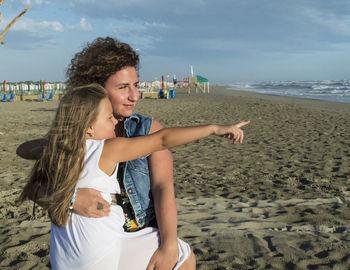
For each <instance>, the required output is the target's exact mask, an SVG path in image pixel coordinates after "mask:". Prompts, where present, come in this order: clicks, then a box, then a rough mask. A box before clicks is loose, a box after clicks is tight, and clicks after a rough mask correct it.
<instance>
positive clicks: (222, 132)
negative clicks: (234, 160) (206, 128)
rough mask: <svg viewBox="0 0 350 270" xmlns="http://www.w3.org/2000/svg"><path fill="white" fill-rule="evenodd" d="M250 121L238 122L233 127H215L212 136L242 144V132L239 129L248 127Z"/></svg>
mask: <svg viewBox="0 0 350 270" xmlns="http://www.w3.org/2000/svg"><path fill="white" fill-rule="evenodd" d="M249 123H250V121H245V122H240V123H238V124H236V125H233V126H219V125H218V126H216V129H215V131H214V134H215V135H216V136H220V137H224V138H228V139H230V140H232V141H233V143H237V142H239V143H242V142H243V138H244V132H243V130H242V129H241V127H243V126H245V125H248V124H249Z"/></svg>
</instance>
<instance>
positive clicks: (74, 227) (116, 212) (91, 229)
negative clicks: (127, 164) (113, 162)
mask: <svg viewBox="0 0 350 270" xmlns="http://www.w3.org/2000/svg"><path fill="white" fill-rule="evenodd" d="M103 145H104V141H103V140H87V141H86V156H85V167H84V170H83V173H82V175H81V177H80V178H79V181H78V183H77V187H78V188H79V187H81V188H82V187H85V188H94V189H97V190H99V191H100V192H101V194H102V196H103V197H104V199H106V200H107V201H109V202H111V200H112V198H111V195H110V194H116V193H120V188H119V184H118V181H117V177H116V174H117V168H116V170H115V172H114V173H113V175H111V176H108V175H107V174H105V173H104V172H103V171H101V170H100V169H99V166H98V163H99V160H100V156H101V153H102V149H103ZM124 221H125V220H124V213H123V209H122V208H121V207H120V206H119V205H111V212H110V215H109V216H107V217H101V218H88V217H83V216H80V215H78V214H75V213H74V212H72V213H71V215H70V217H69V219H68V223H67V225H66V226H64V227H57V226H55V225H54V224H53V223H51V239H50V261H51V266H52V268H53V269H64V270H67V269H103V270H109V269H120V270H143V269H146V267H147V265H148V263H149V260H150V258H151V256H152V255H153V253H154V252H155V250H156V249H157V248H158V247H159V241H160V238H159V233H158V230H157V229H156V228H151V227H149V228H145V229H142V230H140V231H137V232H124V229H123V225H124ZM178 248H179V251H178V253H179V259H178V263H177V265H176V267H175V268H174V269H178V267H179V266H180V265H181V264H182V263H183V262H184V261H185V260H186V259H187V258H188V257H189V255H190V252H191V251H190V247H189V245H188V244H187V243H185V242H184V241H182V240H181V239H178Z"/></svg>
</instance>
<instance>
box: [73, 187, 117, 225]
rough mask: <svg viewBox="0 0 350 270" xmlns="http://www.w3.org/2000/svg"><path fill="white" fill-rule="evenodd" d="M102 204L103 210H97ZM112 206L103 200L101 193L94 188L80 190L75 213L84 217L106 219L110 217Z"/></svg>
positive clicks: (74, 204) (75, 204)
mask: <svg viewBox="0 0 350 270" xmlns="http://www.w3.org/2000/svg"><path fill="white" fill-rule="evenodd" d="M99 203H100V204H102V205H103V208H102V209H97V204H99ZM110 207H111V206H110V204H109V203H108V202H107V201H106V200H105V199H103V197H102V196H101V193H100V192H99V191H98V190H96V189H92V188H78V190H77V195H76V197H75V201H74V203H73V211H74V212H75V213H77V214H78V215H81V216H84V217H94V218H98V217H104V216H108V215H109V212H110V211H111V209H110Z"/></svg>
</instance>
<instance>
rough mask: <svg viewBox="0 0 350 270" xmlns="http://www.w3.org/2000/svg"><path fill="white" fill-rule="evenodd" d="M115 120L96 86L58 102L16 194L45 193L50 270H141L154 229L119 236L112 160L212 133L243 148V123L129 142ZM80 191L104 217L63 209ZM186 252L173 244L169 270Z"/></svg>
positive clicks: (166, 131) (184, 247) (156, 238)
mask: <svg viewBox="0 0 350 270" xmlns="http://www.w3.org/2000/svg"><path fill="white" fill-rule="evenodd" d="M116 123H117V120H116V119H115V118H114V116H113V109H112V105H111V103H110V101H109V99H108V98H107V95H106V93H105V90H104V88H103V87H102V86H99V85H97V84H91V85H87V86H82V87H78V88H75V89H73V90H70V91H69V92H68V93H67V94H66V95H65V96H64V97H63V98H62V100H61V102H60V105H59V107H58V109H57V113H56V117H55V120H54V121H53V125H52V127H51V129H50V131H49V133H48V143H47V145H46V146H45V148H44V151H43V154H42V156H41V158H40V159H39V160H38V161H37V162H36V164H35V166H34V168H33V171H32V175H31V177H30V180H29V182H28V183H27V185H26V186H25V188H24V190H23V192H22V194H21V197H20V199H21V200H22V201H23V200H25V199H28V198H29V197H30V196H31V195H32V194H33V192H35V191H36V190H37V189H39V190H40V183H41V182H46V183H47V184H46V185H45V186H46V189H45V190H44V191H43V190H42V189H41V190H40V191H41V192H44V195H43V196H40V203H41V205H43V206H44V207H45V208H46V209H47V210H48V213H49V216H50V219H51V221H52V226H51V240H50V260H51V265H52V267H53V269H104V270H107V269H135V270H136V269H146V267H147V265H148V262H149V260H150V257H151V256H152V254H153V253H154V251H155V250H156V249H157V248H158V246H159V235H158V231H157V229H155V228H151V227H149V228H145V229H142V230H140V231H138V232H135V233H125V232H124V229H123V225H124V221H125V220H124V214H123V210H122V208H121V207H120V206H119V205H116V204H115V202H114V198H115V194H117V193H119V192H120V188H119V185H118V182H117V180H116V176H115V174H116V173H117V167H118V163H119V162H122V161H127V160H132V159H135V158H138V157H142V156H146V155H148V154H150V153H152V152H154V151H159V150H162V149H167V148H171V147H175V146H178V145H181V144H185V143H188V142H190V141H193V140H197V139H200V138H204V137H207V136H209V135H211V134H215V135H218V136H224V137H228V138H229V139H232V140H233V142H234V143H236V142H241V143H242V142H243V131H242V130H241V129H240V127H242V126H244V125H246V124H248V123H249V122H242V123H239V124H237V125H235V126H219V125H207V126H199V127H185V128H169V129H163V130H161V131H158V132H156V133H153V134H151V135H147V136H141V137H136V138H123V137H118V138H116V136H115V131H114V129H115V125H116ZM38 187H39V188H38ZM80 187H87V188H94V189H97V190H99V191H100V192H101V194H102V195H103V197H104V198H105V199H106V200H107V201H108V202H109V203H110V204H111V213H110V215H109V216H106V217H102V218H88V217H83V216H80V215H77V214H75V213H74V211H70V206H71V204H72V203H73V202H74V196H75V192H76V190H77V188H80ZM130 192H133V191H132V190H130ZM72 198H73V199H72ZM189 255H190V248H189V246H188V244H187V243H185V242H183V241H182V240H180V239H179V240H178V263H177V265H176V267H175V268H174V269H179V267H180V266H181V264H182V263H183V262H184V261H185V260H186V259H187V258H188V257H189ZM152 269H153V268H152ZM180 269H181V268H180Z"/></svg>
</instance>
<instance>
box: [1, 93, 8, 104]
mask: <svg viewBox="0 0 350 270" xmlns="http://www.w3.org/2000/svg"><path fill="white" fill-rule="evenodd" d="M5 101H7V95H6V94H2V97H1V102H5Z"/></svg>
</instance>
